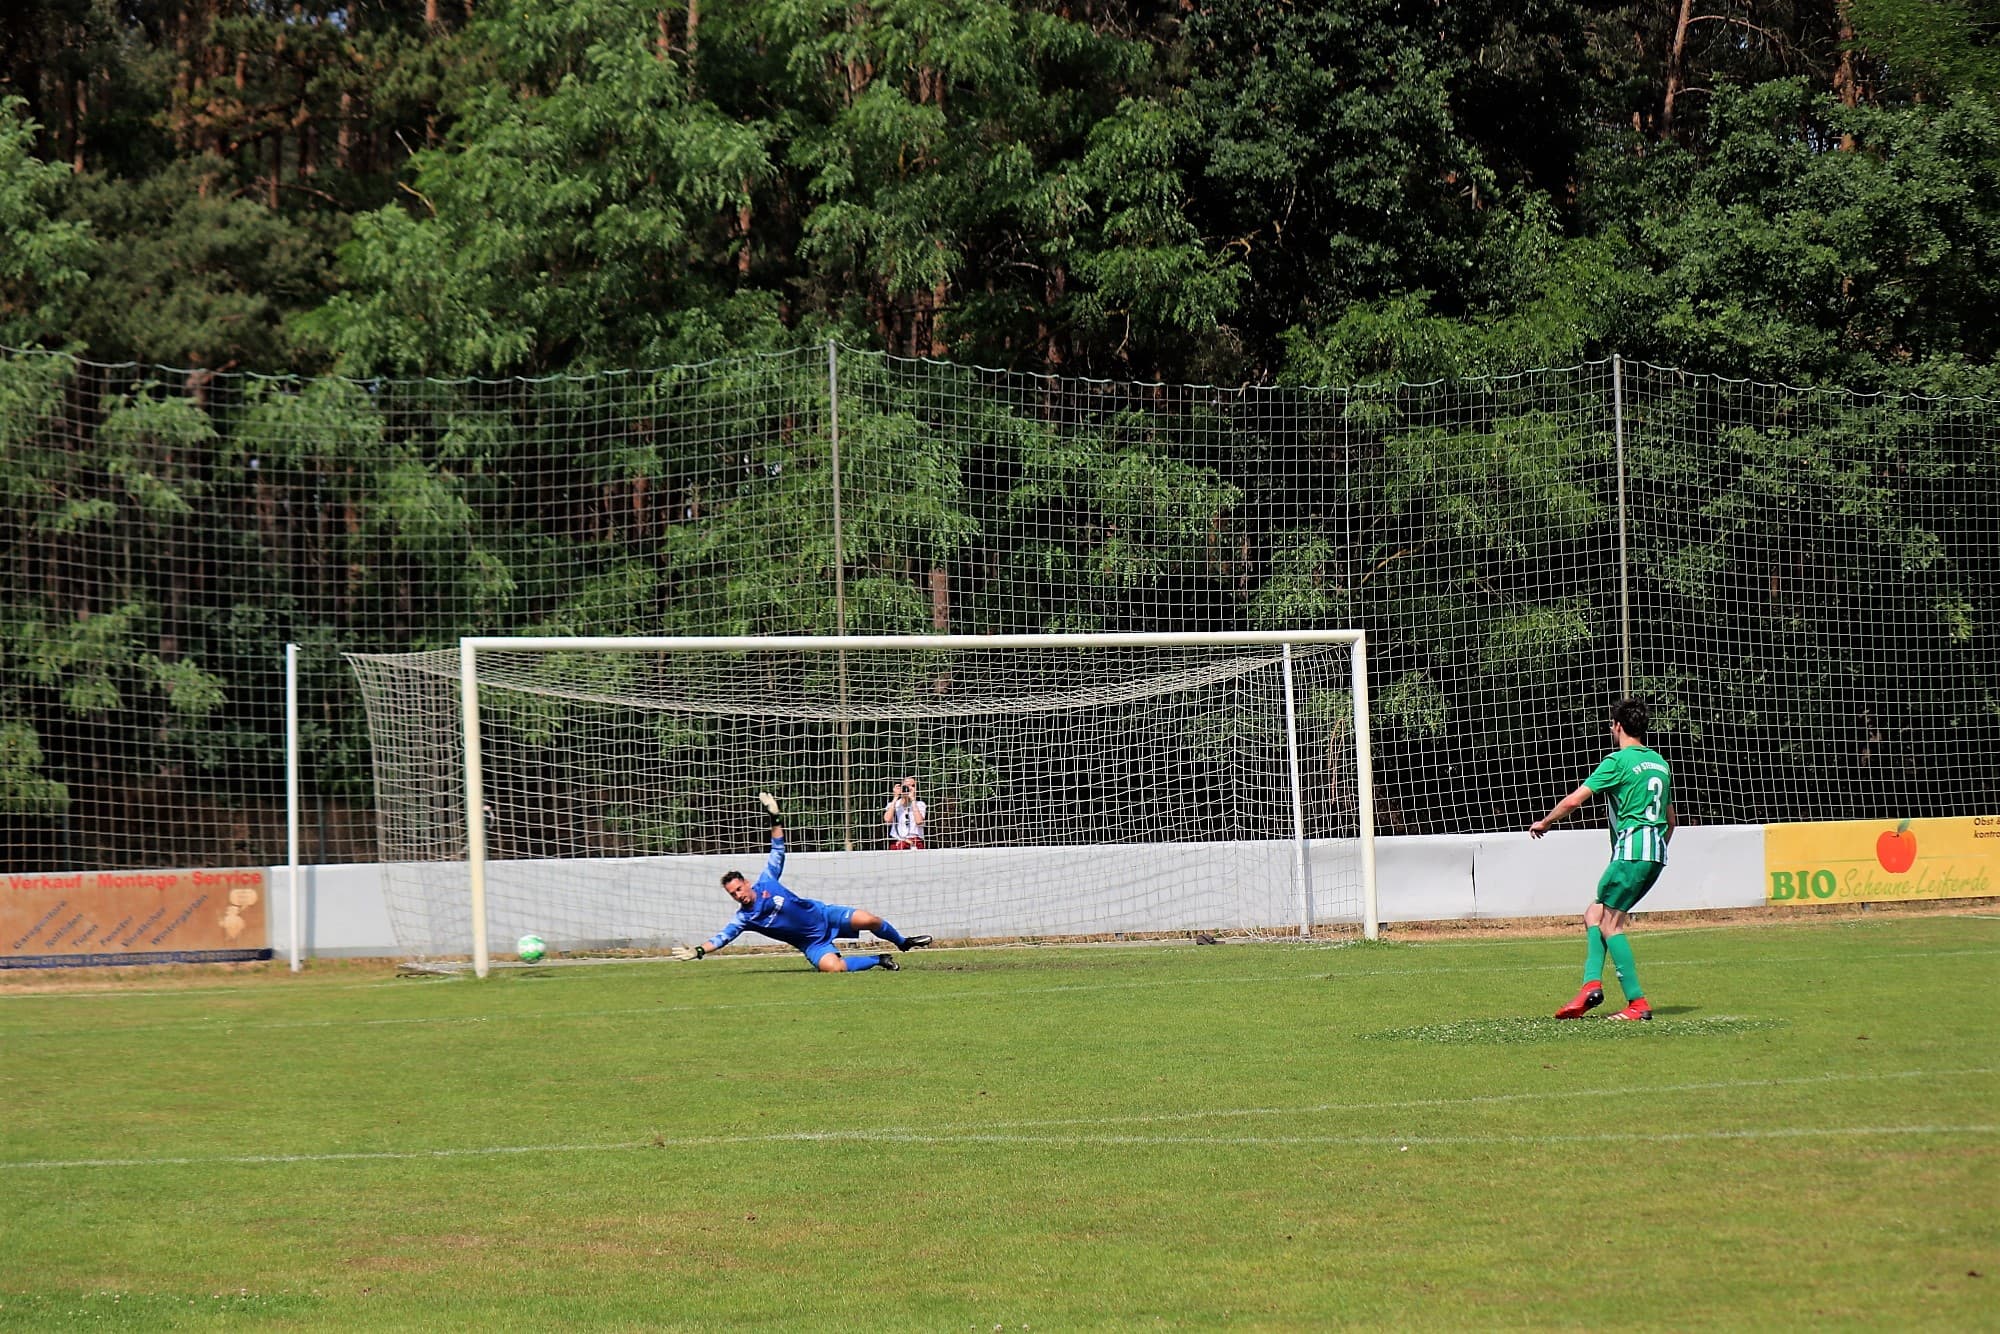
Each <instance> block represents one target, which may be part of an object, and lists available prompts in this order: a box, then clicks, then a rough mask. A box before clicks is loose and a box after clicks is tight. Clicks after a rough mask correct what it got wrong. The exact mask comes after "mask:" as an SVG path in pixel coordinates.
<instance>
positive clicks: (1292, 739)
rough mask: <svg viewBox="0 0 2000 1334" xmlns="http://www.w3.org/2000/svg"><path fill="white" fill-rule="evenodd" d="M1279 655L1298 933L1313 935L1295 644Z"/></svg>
mask: <svg viewBox="0 0 2000 1334" xmlns="http://www.w3.org/2000/svg"><path fill="white" fill-rule="evenodd" d="M1282 652H1283V656H1282V658H1281V659H1280V661H1281V663H1282V670H1283V673H1284V678H1285V762H1286V763H1287V764H1288V765H1290V767H1291V777H1292V875H1293V878H1294V880H1295V882H1296V883H1297V885H1298V887H1299V934H1300V935H1301V936H1310V935H1311V934H1312V928H1313V892H1312V864H1311V862H1310V861H1308V860H1307V857H1306V800H1305V788H1304V786H1303V784H1302V783H1301V782H1300V779H1299V713H1298V696H1297V694H1296V693H1295V692H1294V691H1293V689H1292V646H1291V645H1290V644H1287V645H1285V646H1284V649H1283V650H1282Z"/></svg>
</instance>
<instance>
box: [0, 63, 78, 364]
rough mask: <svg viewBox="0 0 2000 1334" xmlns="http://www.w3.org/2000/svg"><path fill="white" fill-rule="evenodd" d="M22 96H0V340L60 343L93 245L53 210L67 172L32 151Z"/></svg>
mask: <svg viewBox="0 0 2000 1334" xmlns="http://www.w3.org/2000/svg"><path fill="white" fill-rule="evenodd" d="M26 111H27V103H26V102H24V101H23V100H22V99H21V98H18V97H11V96H10V97H0V345H5V346H12V347H26V346H30V345H33V344H37V343H42V342H45V341H46V342H50V343H60V342H62V341H64V340H65V338H66V337H67V326H68V322H69V313H70V310H71V308H72V306H73V304H74V303H75V301H76V299H77V295H78V293H79V292H80V291H81V289H82V287H83V284H84V282H85V279H86V274H87V266H88V264H89V262H90V260H91V258H92V257H93V256H94V254H95V253H96V246H95V242H94V238H93V236H92V233H91V230H90V228H89V227H88V226H87V225H85V224H83V223H79V222H74V221H69V220H65V219H63V218H62V217H61V216H60V206H61V201H62V199H63V197H64V194H65V190H66V187H67V185H68V182H69V172H68V171H66V170H65V169H64V168H63V167H61V166H59V165H57V164H55V163H53V162H43V161H39V160H38V159H37V158H36V157H35V154H34V142H35V131H36V126H35V123H34V122H33V121H32V120H30V119H28V118H27V114H26Z"/></svg>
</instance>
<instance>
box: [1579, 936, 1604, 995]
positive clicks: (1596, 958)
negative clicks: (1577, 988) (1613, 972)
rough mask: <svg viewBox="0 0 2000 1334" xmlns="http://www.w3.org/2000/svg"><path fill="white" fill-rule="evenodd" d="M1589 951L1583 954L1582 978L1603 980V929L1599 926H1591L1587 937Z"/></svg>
mask: <svg viewBox="0 0 2000 1334" xmlns="http://www.w3.org/2000/svg"><path fill="white" fill-rule="evenodd" d="M1587 939H1588V940H1589V941H1590V952H1589V953H1587V954H1585V955H1584V956H1583V980H1584V981H1586V982H1601V981H1603V980H1604V931H1603V929H1602V928H1601V927H1595V926H1593V927H1591V928H1590V933H1589V935H1588V937H1587Z"/></svg>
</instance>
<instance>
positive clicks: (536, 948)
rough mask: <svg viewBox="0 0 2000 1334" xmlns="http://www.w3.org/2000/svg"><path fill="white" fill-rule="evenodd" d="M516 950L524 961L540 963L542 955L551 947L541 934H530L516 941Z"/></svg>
mask: <svg viewBox="0 0 2000 1334" xmlns="http://www.w3.org/2000/svg"><path fill="white" fill-rule="evenodd" d="M514 952H515V953H516V954H518V955H520V956H521V962H522V963H540V962H541V958H542V956H543V955H544V954H547V953H548V952H549V947H548V943H547V942H546V941H544V940H543V939H542V938H541V937H540V936H533V935H529V936H522V937H521V939H520V940H518V941H517V942H515V945H514Z"/></svg>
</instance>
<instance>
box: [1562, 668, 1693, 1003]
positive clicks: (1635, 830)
mask: <svg viewBox="0 0 2000 1334" xmlns="http://www.w3.org/2000/svg"><path fill="white" fill-rule="evenodd" d="M1650 724H1651V718H1650V717H1649V716H1648V714H1647V711H1646V706H1645V705H1644V704H1641V703H1640V702H1639V701H1638V700H1636V699H1623V700H1620V701H1618V703H1617V704H1616V705H1614V706H1613V707H1612V710H1611V739H1612V740H1613V741H1616V742H1617V743H1618V748H1617V749H1616V750H1614V751H1612V752H1611V753H1610V754H1609V755H1606V756H1605V757H1604V759H1603V761H1602V762H1601V763H1600V764H1599V765H1598V766H1597V768H1596V769H1594V770H1593V771H1592V772H1591V775H1590V777H1588V778H1586V779H1584V780H1583V783H1582V785H1581V786H1579V787H1578V788H1577V789H1576V791H1574V792H1572V793H1570V794H1569V795H1568V796H1566V797H1564V798H1563V799H1562V800H1561V801H1559V802H1557V803H1556V804H1555V808H1554V809H1553V810H1551V811H1550V812H1549V813H1548V814H1547V815H1545V816H1543V817H1542V818H1541V819H1539V820H1537V821H1535V822H1534V823H1533V824H1531V825H1529V826H1528V833H1529V835H1530V836H1531V837H1533V838H1540V837H1541V836H1542V835H1543V834H1546V833H1548V832H1549V827H1550V826H1551V825H1553V824H1555V822H1556V821H1558V820H1560V819H1562V818H1563V817H1564V816H1565V815H1568V814H1569V813H1570V812H1571V811H1574V810H1576V809H1577V808H1578V807H1580V806H1583V805H1584V804H1585V803H1587V802H1589V801H1590V799H1591V798H1593V797H1597V796H1602V797H1603V798H1604V799H1605V801H1606V802H1607V803H1608V804H1609V805H1610V807H1611V862H1610V864H1609V865H1607V866H1606V867H1605V868H1604V875H1603V876H1602V877H1601V878H1600V879H1599V880H1598V882H1597V898H1596V900H1595V901H1594V902H1593V903H1592V904H1591V905H1590V906H1589V907H1588V908H1586V909H1585V910H1584V913H1583V926H1584V931H1585V935H1586V938H1587V941H1588V948H1587V950H1586V953H1585V955H1584V964H1583V986H1582V987H1580V988H1579V989H1578V990H1577V993H1576V995H1575V996H1574V997H1572V998H1571V999H1570V1001H1569V1003H1568V1004H1567V1005H1564V1006H1563V1007H1562V1008H1561V1009H1560V1010H1557V1011H1556V1018H1558V1019H1580V1018H1582V1017H1583V1015H1584V1014H1585V1012H1587V1011H1589V1010H1594V1009H1596V1008H1597V1007H1598V1006H1599V1005H1602V1004H1603V1003H1604V959H1605V956H1606V955H1607V954H1608V955H1610V956H1611V962H1612V966H1613V967H1615V968H1616V969H1617V970H1618V985H1619V986H1620V987H1621V988H1623V990H1624V992H1625V1008H1624V1009H1622V1010H1620V1011H1619V1012H1618V1013H1617V1014H1614V1015H1612V1016H1611V1017H1612V1018H1613V1019H1640V1020H1645V1019H1651V1018H1652V1017H1653V1006H1652V1003H1651V1002H1649V1001H1648V1000H1647V999H1646V993H1645V992H1644V991H1643V990H1642V989H1641V988H1640V986H1639V966H1638V964H1637V963H1636V962H1634V960H1633V958H1632V942H1631V941H1629V940H1627V939H1626V938H1625V927H1626V925H1627V924H1628V923H1629V922H1630V920H1631V916H1632V910H1633V908H1635V907H1637V906H1638V903H1639V900H1640V899H1642V898H1644V897H1646V891H1648V890H1650V889H1651V888H1652V887H1653V884H1654V882H1655V881H1657V880H1658V879H1659V878H1660V872H1661V871H1662V870H1664V869H1665V868H1666V864H1667V840H1668V839H1671V838H1672V837H1673V836H1674V824H1675V813H1674V776H1673V772H1672V770H1670V769H1669V768H1668V767H1667V762H1666V760H1665V759H1664V758H1662V757H1661V755H1660V753H1659V752H1658V751H1656V750H1654V749H1652V748H1651V747H1649V746H1648V745H1647V744H1646V729H1647V728H1648V726H1650Z"/></svg>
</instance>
